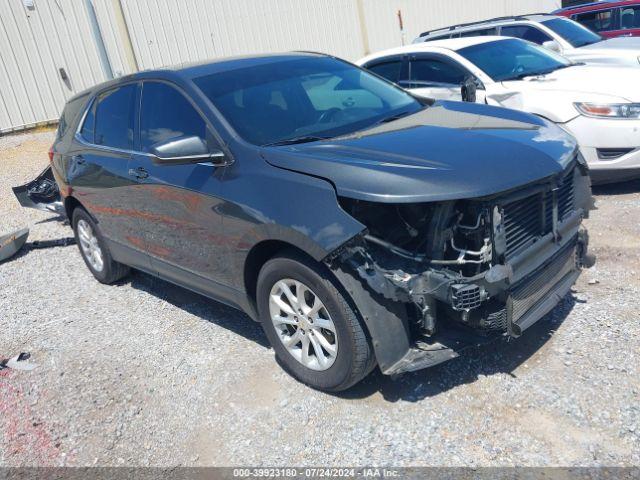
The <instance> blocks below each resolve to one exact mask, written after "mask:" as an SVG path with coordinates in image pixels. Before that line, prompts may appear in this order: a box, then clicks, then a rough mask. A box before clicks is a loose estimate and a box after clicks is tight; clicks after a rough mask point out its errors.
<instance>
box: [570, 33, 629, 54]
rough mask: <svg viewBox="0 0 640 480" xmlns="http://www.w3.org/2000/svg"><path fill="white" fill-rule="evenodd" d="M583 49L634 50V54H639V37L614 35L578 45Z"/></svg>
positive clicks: (603, 50)
mask: <svg viewBox="0 0 640 480" xmlns="http://www.w3.org/2000/svg"><path fill="white" fill-rule="evenodd" d="M580 49H581V50H585V51H602V52H605V51H606V52H610V51H611V50H618V51H621V52H624V51H626V52H634V53H635V54H636V55H640V37H615V38H609V39H607V40H603V41H602V42H597V43H592V44H591V45H585V46H584V47H580Z"/></svg>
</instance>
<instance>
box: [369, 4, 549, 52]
mask: <svg viewBox="0 0 640 480" xmlns="http://www.w3.org/2000/svg"><path fill="white" fill-rule="evenodd" d="M362 1H363V2H364V12H365V18H366V28H367V32H368V38H369V47H370V50H371V52H377V51H379V50H384V49H385V48H391V47H393V46H398V45H400V44H401V35H400V30H399V26H398V19H397V12H398V10H400V11H401V12H402V19H403V23H404V31H405V35H404V36H405V43H411V42H412V41H413V40H414V39H415V38H416V37H417V36H418V35H420V33H422V32H424V31H426V30H433V29H436V28H441V27H446V26H448V25H452V24H455V23H465V22H473V21H477V20H484V19H486V18H495V17H500V16H504V15H522V14H526V13H536V12H551V11H553V10H555V9H557V8H560V3H561V0H362Z"/></svg>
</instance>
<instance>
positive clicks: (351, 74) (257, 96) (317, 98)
mask: <svg viewBox="0 0 640 480" xmlns="http://www.w3.org/2000/svg"><path fill="white" fill-rule="evenodd" d="M194 82H195V84H196V85H197V86H198V88H200V89H201V90H202V92H203V93H204V94H205V95H206V96H207V97H208V98H209V99H210V100H211V102H213V104H214V105H215V106H216V108H218V110H219V111H220V112H221V113H222V114H223V115H224V117H225V118H226V120H227V121H228V122H229V123H230V124H231V126H232V127H233V128H234V129H235V130H236V132H238V134H239V135H240V136H241V137H242V138H244V139H245V140H246V141H248V142H250V143H253V144H255V145H270V144H277V143H287V142H288V143H296V142H302V141H313V140H317V139H322V138H329V137H334V136H338V135H345V134H348V133H352V132H355V131H357V130H362V129H364V128H367V127H370V126H371V125H374V124H376V123H378V122H381V121H384V120H385V119H388V118H391V117H394V116H398V115H402V114H409V113H413V112H417V111H418V110H420V109H421V108H423V107H422V105H421V104H420V103H419V102H418V101H417V100H415V99H414V98H413V97H412V96H410V95H409V94H407V93H405V92H403V91H402V90H401V89H399V88H397V87H395V86H393V85H392V84H390V83H388V82H386V81H384V80H381V79H380V78H378V77H376V76H374V75H371V74H369V73H367V72H365V71H364V70H361V69H359V68H357V67H354V66H353V65H350V64H348V63H346V62H342V61H340V60H337V59H335V58H330V57H319V56H313V57H299V58H295V59H293V60H292V59H291V57H289V59H286V60H280V61H273V62H269V63H266V64H265V63H263V64H261V65H253V66H250V67H245V68H240V69H236V70H230V71H226V72H221V73H215V74H211V75H207V76H204V77H199V78H196V79H195V80H194Z"/></svg>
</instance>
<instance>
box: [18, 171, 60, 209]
mask: <svg viewBox="0 0 640 480" xmlns="http://www.w3.org/2000/svg"><path fill="white" fill-rule="evenodd" d="M12 190H13V193H14V194H15V196H16V198H17V199H18V202H20V205H22V206H23V207H25V208H35V209H36V210H42V211H44V212H51V213H56V214H58V215H63V216H64V215H65V210H64V206H63V204H62V200H61V197H60V190H59V189H58V184H57V183H56V181H55V179H54V177H53V171H52V169H51V167H50V166H49V167H47V168H46V169H44V170H43V171H42V173H40V175H38V176H37V177H36V178H35V179H33V180H32V181H30V182H29V183H26V184H24V185H20V186H18V187H13V188H12Z"/></svg>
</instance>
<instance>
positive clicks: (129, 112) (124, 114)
mask: <svg viewBox="0 0 640 480" xmlns="http://www.w3.org/2000/svg"><path fill="white" fill-rule="evenodd" d="M136 89H137V85H135V84H132V85H125V86H124V87H120V88H116V89H113V90H109V91H108V92H105V93H103V94H101V95H100V96H99V97H98V104H97V106H96V111H95V121H94V123H95V134H94V141H93V143H95V144H96V145H104V146H105V147H112V148H118V149H123V150H132V149H133V112H134V110H135V109H134V105H135V98H136ZM90 112H91V111H90ZM86 123H87V122H86V121H85V124H86ZM83 130H84V129H83ZM87 135H90V130H89V129H88V130H87ZM87 139H88V140H90V139H89V138H87Z"/></svg>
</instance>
